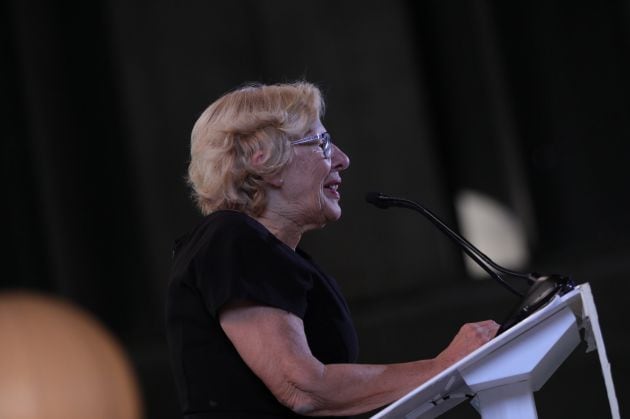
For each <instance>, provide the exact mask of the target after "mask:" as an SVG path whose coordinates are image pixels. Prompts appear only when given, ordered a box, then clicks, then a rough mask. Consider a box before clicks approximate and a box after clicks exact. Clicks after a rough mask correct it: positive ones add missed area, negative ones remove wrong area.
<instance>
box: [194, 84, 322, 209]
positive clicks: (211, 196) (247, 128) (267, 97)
mask: <svg viewBox="0 0 630 419" xmlns="http://www.w3.org/2000/svg"><path fill="white" fill-rule="evenodd" d="M323 112H324V101H323V99H322V97H321V93H320V91H319V89H318V88H317V87H316V86H314V85H313V84H311V83H307V82H295V83H290V84H275V85H262V84H250V85H247V86H245V87H241V88H239V89H237V90H235V91H232V92H230V93H227V94H225V95H224V96H222V97H221V98H219V99H218V100H216V101H215V102H214V103H212V104H211V105H210V106H209V107H208V108H207V109H206V110H205V111H204V112H203V113H202V114H201V116H200V117H199V119H197V122H195V125H194V126H193V129H192V134H191V144H190V145H191V147H190V148H191V150H190V157H191V160H190V164H189V166H188V183H189V184H190V186H191V187H192V189H193V197H194V199H195V201H196V203H197V206H198V207H199V209H200V210H201V213H202V214H204V215H207V214H209V213H211V212H213V211H216V210H220V209H231V210H237V211H242V212H245V213H248V214H250V215H254V216H257V215H260V214H261V213H262V212H263V211H264V209H265V207H266V205H267V198H266V194H265V187H264V186H265V184H264V181H263V176H271V175H274V174H277V173H278V172H280V171H281V170H282V169H283V168H284V167H285V165H286V164H287V163H289V162H290V161H291V159H292V157H293V147H291V145H290V140H295V139H298V138H301V137H303V136H304V135H306V133H307V131H308V130H309V128H310V127H311V126H312V125H313V124H314V123H315V122H316V121H318V120H319V119H320V117H321V115H322V114H323ZM257 152H262V155H263V158H262V159H261V161H260V162H257V164H253V162H252V157H253V156H254V154H255V153H257Z"/></svg>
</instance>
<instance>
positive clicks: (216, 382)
mask: <svg viewBox="0 0 630 419" xmlns="http://www.w3.org/2000/svg"><path fill="white" fill-rule="evenodd" d="M237 299H244V300H250V301H254V302H257V303H260V304H262V305H267V306H271V307H275V308H279V309H283V310H286V311H288V312H291V313H293V314H295V315H296V316H298V317H300V318H301V319H302V320H303V323H304V331H305V334H306V338H307V340H308V344H309V347H310V349H311V351H312V353H313V355H314V356H315V357H316V358H317V359H318V360H320V361H321V362H322V363H324V364H330V363H348V362H350V363H351V362H356V360H357V352H358V344H357V336H356V332H355V329H354V326H353V324H352V320H351V319H350V313H349V311H348V307H347V305H346V302H345V300H344V298H343V296H342V295H341V292H340V291H339V288H338V286H337V284H336V282H335V281H334V279H333V278H331V277H330V276H328V275H326V274H325V273H324V272H323V271H322V270H321V269H320V268H319V267H318V266H317V265H316V264H315V263H314V262H313V260H312V259H311V258H310V256H308V255H307V254H306V253H305V252H303V251H302V250H300V249H297V251H295V252H294V251H293V250H292V249H291V248H289V247H288V246H286V245H285V244H284V243H283V242H281V241H280V240H278V239H277V238H276V237H275V236H274V235H273V234H271V233H270V232H269V231H268V230H267V229H266V228H265V227H264V226H263V225H262V224H260V223H258V222H257V221H256V220H254V219H253V218H250V217H249V216H247V215H245V214H243V213H240V212H236V211H217V212H214V213H212V214H210V215H209V216H207V217H205V218H204V220H203V221H202V222H201V224H200V225H199V226H197V228H195V229H194V230H193V231H192V232H191V233H190V234H188V235H187V236H185V237H183V238H182V239H180V240H178V241H177V242H176V245H175V249H174V264H173V270H172V274H171V280H170V283H169V287H168V295H167V310H166V325H167V337H168V341H169V346H170V350H171V358H172V365H173V371H174V374H175V382H176V385H177V390H178V392H179V398H180V402H181V406H182V409H183V412H184V416H185V417H186V418H190V419H192V418H195V419H202V418H204V419H205V418H249V417H251V418H265V417H275V418H278V417H295V416H298V415H295V414H294V413H293V412H292V411H291V410H289V409H288V408H286V407H284V406H283V405H281V404H280V403H279V402H278V401H277V400H276V399H275V397H274V396H273V395H272V394H271V392H270V391H269V390H268V389H267V388H266V387H265V385H264V384H263V383H262V381H260V379H258V377H256V375H255V374H254V373H253V372H252V371H251V370H250V369H249V368H248V367H247V366H246V365H245V363H244V362H243V360H242V359H241V358H240V356H239V355H238V353H237V351H236V349H235V348H234V347H233V346H232V344H231V342H230V340H229V339H228V337H227V336H226V335H225V333H224V332H223V329H222V328H221V326H220V324H219V320H218V317H217V314H218V312H219V309H220V308H221V307H222V306H223V305H224V304H226V303H227V302H229V301H232V300H237Z"/></svg>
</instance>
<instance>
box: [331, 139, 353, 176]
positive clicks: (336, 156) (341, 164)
mask: <svg viewBox="0 0 630 419" xmlns="http://www.w3.org/2000/svg"><path fill="white" fill-rule="evenodd" d="M332 166H333V168H335V169H337V170H338V171H342V170H346V169H347V168H348V166H350V157H348V155H347V154H346V153H344V152H343V151H342V150H341V149H340V148H339V147H337V145H335V144H333V152H332Z"/></svg>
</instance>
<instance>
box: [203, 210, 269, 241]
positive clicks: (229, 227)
mask: <svg viewBox="0 0 630 419" xmlns="http://www.w3.org/2000/svg"><path fill="white" fill-rule="evenodd" d="M195 230H198V231H199V232H202V233H205V234H218V235H221V236H225V235H228V236H243V235H245V236H249V235H256V236H262V237H265V236H267V234H269V232H268V231H267V229H266V228H265V227H264V226H263V225H262V224H260V223H259V222H258V221H256V220H255V219H254V218H252V217H250V216H249V215H247V214H245V213H243V212H240V211H232V210H219V211H215V212H213V213H211V214H209V215H207V216H206V217H204V219H203V220H202V221H201V223H200V224H199V225H198V227H197V228H196V229H195Z"/></svg>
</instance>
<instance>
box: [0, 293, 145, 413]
mask: <svg viewBox="0 0 630 419" xmlns="http://www.w3.org/2000/svg"><path fill="white" fill-rule="evenodd" d="M141 410H142V409H141V402H140V397H139V390H138V386H137V383H136V379H135V376H134V374H133V372H132V368H131V365H130V363H129V362H128V360H127V357H126V355H125V354H124V352H123V350H122V349H121V347H120V346H119V345H118V343H117V342H116V340H115V339H114V338H113V337H112V336H111V335H110V334H109V333H108V332H107V331H106V330H105V329H104V328H103V327H102V326H101V325H100V324H99V323H98V322H97V321H96V320H94V319H93V318H92V317H90V316H89V315H87V314H86V313H85V312H83V311H81V310H79V309H78V308H76V307H74V306H72V305H70V304H69V303H67V302H63V301H61V300H59V299H57V298H53V297H46V296H43V295H39V294H34V293H27V292H5V293H0V419H36V418H37V419H139V418H140V417H141V415H142V413H141Z"/></svg>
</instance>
